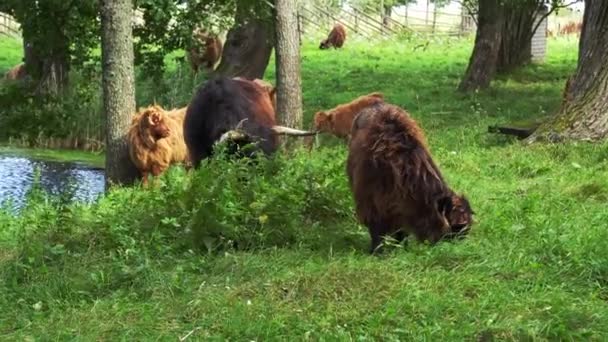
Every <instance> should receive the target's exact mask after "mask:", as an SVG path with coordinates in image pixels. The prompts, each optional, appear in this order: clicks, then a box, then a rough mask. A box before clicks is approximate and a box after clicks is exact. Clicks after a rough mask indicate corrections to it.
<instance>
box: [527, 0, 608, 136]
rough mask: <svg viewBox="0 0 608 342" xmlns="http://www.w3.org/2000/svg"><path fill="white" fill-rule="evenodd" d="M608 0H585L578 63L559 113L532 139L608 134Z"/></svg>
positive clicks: (535, 133)
mask: <svg viewBox="0 0 608 342" xmlns="http://www.w3.org/2000/svg"><path fill="white" fill-rule="evenodd" d="M606 18H608V1H605V0H587V1H585V14H584V17H583V28H582V32H581V38H580V43H579V55H578V67H577V69H576V72H575V74H574V75H572V76H571V77H570V78H569V79H568V82H566V88H565V89H564V99H563V102H562V106H561V108H560V110H559V111H558V113H557V115H556V116H555V117H553V118H552V119H551V120H548V121H547V122H546V123H544V124H542V125H541V126H540V127H539V128H538V130H537V131H536V132H534V134H533V135H532V136H531V137H530V138H529V139H528V141H529V142H533V141H536V140H542V139H545V138H547V139H549V140H551V141H556V140H558V141H559V140H562V139H571V140H591V141H595V140H601V139H605V138H606V137H608V20H606Z"/></svg>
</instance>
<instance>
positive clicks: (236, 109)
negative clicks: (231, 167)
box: [184, 77, 314, 167]
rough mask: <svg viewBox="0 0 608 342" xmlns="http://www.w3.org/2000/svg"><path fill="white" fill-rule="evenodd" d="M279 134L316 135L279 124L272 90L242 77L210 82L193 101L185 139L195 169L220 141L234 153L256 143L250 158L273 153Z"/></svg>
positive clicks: (186, 121)
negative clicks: (269, 90)
mask: <svg viewBox="0 0 608 342" xmlns="http://www.w3.org/2000/svg"><path fill="white" fill-rule="evenodd" d="M278 134H285V135H311V134H314V133H311V132H305V131H300V130H295V129H291V128H288V127H283V126H278V125H276V118H275V111H274V107H273V105H272V100H271V97H270V96H269V94H268V91H267V90H265V89H264V88H263V87H262V86H260V85H259V84H257V83H255V82H253V81H249V80H245V79H240V78H239V79H231V78H225V77H220V78H217V79H212V80H209V81H207V82H206V83H205V84H204V85H203V86H202V87H201V88H200V89H199V90H198V92H197V93H196V95H194V98H193V99H192V101H191V102H190V105H189V106H188V111H187V113H186V118H185V122H184V138H185V141H186V145H187V146H188V151H189V153H190V159H191V161H192V163H193V165H194V166H195V167H198V166H199V165H200V162H201V160H202V159H204V158H207V157H209V156H210V155H211V154H212V153H213V146H214V144H215V143H216V142H223V141H227V142H228V143H229V144H230V146H231V149H230V151H232V152H235V151H242V147H244V146H245V145H248V144H254V145H255V146H254V148H252V149H251V150H250V152H248V153H246V154H244V155H246V156H251V155H252V154H254V153H256V152H259V151H262V152H263V153H264V154H266V155H269V154H272V153H274V152H275V151H276V149H277V147H278V139H277V135H278ZM239 153H240V152H239Z"/></svg>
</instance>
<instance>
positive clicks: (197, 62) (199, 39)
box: [188, 30, 223, 73]
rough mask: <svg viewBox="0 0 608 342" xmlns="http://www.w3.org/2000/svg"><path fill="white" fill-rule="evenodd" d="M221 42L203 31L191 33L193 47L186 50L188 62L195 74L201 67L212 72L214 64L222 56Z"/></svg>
mask: <svg viewBox="0 0 608 342" xmlns="http://www.w3.org/2000/svg"><path fill="white" fill-rule="evenodd" d="M222 49H223V46H222V41H221V40H220V39H219V37H217V36H216V35H212V34H209V33H207V32H205V31H203V30H196V31H194V33H193V45H192V46H191V47H190V48H189V49H188V62H190V66H191V67H192V70H193V71H194V72H195V73H197V72H198V70H199V68H200V67H201V65H204V66H205V68H207V69H208V70H213V67H214V66H215V63H217V61H218V60H219V59H220V57H221V56H222Z"/></svg>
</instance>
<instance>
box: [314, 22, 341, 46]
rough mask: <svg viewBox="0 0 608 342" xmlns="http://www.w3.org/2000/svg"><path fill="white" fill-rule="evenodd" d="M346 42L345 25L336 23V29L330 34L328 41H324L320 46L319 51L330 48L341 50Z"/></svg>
mask: <svg viewBox="0 0 608 342" xmlns="http://www.w3.org/2000/svg"><path fill="white" fill-rule="evenodd" d="M345 40H346V28H345V27H344V25H342V24H340V23H336V25H334V27H333V28H332V29H331V32H329V36H328V37H327V39H325V40H323V41H322V42H321V44H320V45H319V49H321V50H325V49H329V48H330V47H332V46H333V47H334V48H341V47H342V45H344V41H345Z"/></svg>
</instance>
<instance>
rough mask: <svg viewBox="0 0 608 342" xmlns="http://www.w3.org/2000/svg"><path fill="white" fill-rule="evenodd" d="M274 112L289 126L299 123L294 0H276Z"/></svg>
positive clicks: (299, 89) (298, 70)
mask: <svg viewBox="0 0 608 342" xmlns="http://www.w3.org/2000/svg"><path fill="white" fill-rule="evenodd" d="M275 6H276V24H275V25H276V26H275V32H276V54H275V57H276V69H277V72H276V75H277V76H276V77H277V114H278V118H279V120H280V121H281V122H282V123H283V124H284V125H287V126H289V127H294V128H301V127H302V80H301V76H300V45H299V42H298V25H297V22H298V18H297V12H296V0H276V1H275Z"/></svg>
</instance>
